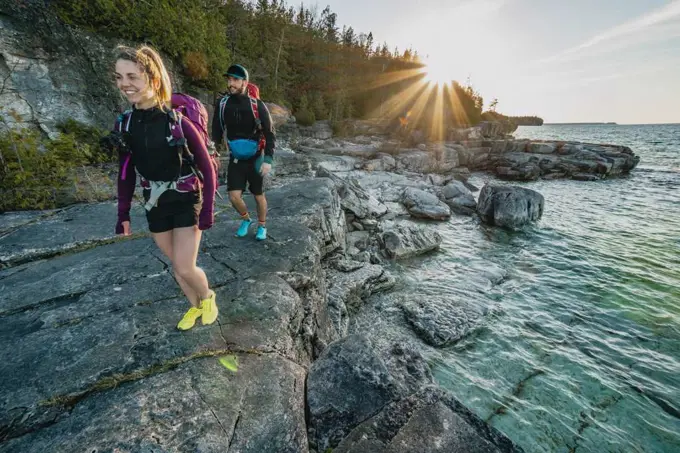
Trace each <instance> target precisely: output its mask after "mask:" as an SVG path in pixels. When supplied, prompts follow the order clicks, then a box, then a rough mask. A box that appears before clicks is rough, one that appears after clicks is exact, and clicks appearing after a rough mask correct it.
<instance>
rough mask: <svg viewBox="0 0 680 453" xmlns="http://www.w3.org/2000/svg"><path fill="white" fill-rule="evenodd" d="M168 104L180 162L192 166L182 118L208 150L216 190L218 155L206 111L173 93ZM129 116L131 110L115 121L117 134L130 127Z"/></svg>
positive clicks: (190, 97)
mask: <svg viewBox="0 0 680 453" xmlns="http://www.w3.org/2000/svg"><path fill="white" fill-rule="evenodd" d="M170 103H171V107H172V110H171V111H170V112H169V114H168V116H169V118H170V121H171V125H170V133H171V134H172V137H173V138H174V139H175V141H176V143H177V145H178V146H180V147H181V149H182V153H181V160H182V162H187V163H189V164H190V165H193V155H192V154H191V151H190V150H189V146H188V144H187V141H186V139H185V138H184V132H183V131H182V128H181V126H180V122H181V120H182V118H186V119H188V120H189V121H191V123H192V124H193V125H194V127H196V130H197V131H198V132H199V134H200V135H201V137H202V138H203V142H204V143H205V147H206V148H207V149H208V155H209V156H210V161H211V162H212V164H213V168H214V169H215V188H217V186H218V184H219V178H218V174H219V169H220V159H219V157H220V155H219V154H218V153H217V150H216V149H215V144H214V143H213V142H212V140H210V136H209V135H208V111H207V110H206V109H205V107H204V106H203V103H201V101H199V100H198V99H196V98H194V97H192V96H189V95H188V94H183V93H173V94H172V97H171V98H170ZM131 114H132V110H128V111H126V112H124V113H123V114H122V115H120V116H119V117H118V120H117V121H116V126H115V130H117V131H118V132H127V131H128V129H129V127H130V117H131V116H132V115H131ZM129 158H130V156H127V158H126V160H125V162H124V165H123V173H122V178H123V179H125V174H126V170H127V164H128V162H129ZM195 171H196V172H197V175H198V176H199V178H200V179H201V180H203V175H201V174H200V172H198V169H195Z"/></svg>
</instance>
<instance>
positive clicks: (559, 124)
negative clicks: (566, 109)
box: [543, 122, 618, 126]
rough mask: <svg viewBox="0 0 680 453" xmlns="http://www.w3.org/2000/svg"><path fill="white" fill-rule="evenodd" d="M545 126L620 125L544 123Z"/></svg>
mask: <svg viewBox="0 0 680 453" xmlns="http://www.w3.org/2000/svg"><path fill="white" fill-rule="evenodd" d="M543 124H544V125H545V126H606V125H608V126H618V123H614V122H609V123H543Z"/></svg>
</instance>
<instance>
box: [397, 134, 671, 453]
mask: <svg viewBox="0 0 680 453" xmlns="http://www.w3.org/2000/svg"><path fill="white" fill-rule="evenodd" d="M515 137H517V138H535V139H560V140H575V141H584V142H592V143H615V144H622V145H627V146H630V147H631V148H632V149H633V151H634V152H635V153H637V154H638V155H639V156H640V157H641V163H640V165H639V166H638V168H637V169H635V170H634V171H633V173H632V174H631V175H630V176H629V177H625V178H621V179H613V180H605V181H600V182H577V181H538V182H532V183H524V184H522V185H524V186H525V187H529V188H531V189H534V190H537V191H539V192H540V193H542V194H543V196H544V197H545V212H544V215H543V219H542V220H541V221H540V222H539V223H538V224H537V225H536V226H535V227H532V228H530V229H528V230H526V231H522V232H513V233H509V232H505V231H501V230H498V229H493V228H485V227H482V226H480V225H479V224H478V223H477V222H476V221H474V220H472V219H468V218H463V217H457V218H456V219H454V220H452V221H451V222H449V223H442V224H439V226H438V228H439V229H440V231H441V232H442V233H443V235H444V237H445V239H444V244H443V247H442V252H441V253H439V254H437V255H434V256H430V257H428V258H427V259H422V260H419V261H414V262H412V263H409V264H407V265H406V266H407V267H409V269H408V273H405V275H406V278H408V279H409V280H410V282H409V283H410V284H411V285H412V286H415V287H417V288H418V290H419V291H420V292H422V293H424V294H426V295H427V294H437V295H441V294H445V295H450V296H451V297H465V298H466V299H467V300H468V301H472V302H473V303H479V304H484V305H488V306H489V307H491V308H490V310H491V311H490V315H489V316H487V317H486V319H485V321H484V324H483V326H482V327H481V328H479V329H477V330H475V331H474V333H473V334H472V335H469V336H468V337H466V338H465V339H463V340H462V341H460V342H458V343H456V344H455V345H454V346H451V347H449V348H448V349H446V350H444V351H443V352H442V353H441V354H439V355H437V356H436V358H435V359H434V360H433V371H434V374H435V377H436V379H437V380H438V382H439V383H440V384H441V385H443V386H445V387H447V388H449V389H450V390H452V391H453V393H454V394H455V395H456V396H457V397H458V398H459V399H461V401H462V402H463V403H465V404H466V405H467V406H468V407H470V408H471V409H472V410H474V411H475V412H476V413H477V414H479V415H480V416H481V417H482V418H484V419H486V420H489V422H490V423H491V424H492V425H493V426H495V427H496V428H498V429H500V430H501V431H503V432H504V433H506V434H507V435H508V436H509V437H511V438H512V439H513V440H514V441H515V442H517V443H518V444H519V445H521V446H522V447H523V448H524V449H525V450H526V451H527V452H572V451H573V452H579V453H580V452H680V125H659V126H651V125H645V126H609V125H607V126H605V125H603V126H594V125H593V126H542V127H534V128H531V127H521V128H520V129H519V130H518V131H517V133H516V134H515ZM486 178H488V177H487V176H484V175H476V176H475V177H474V178H473V179H472V180H471V182H473V183H474V184H476V185H478V187H481V186H482V185H483V183H484V179H486ZM501 278H502V282H501V283H500V284H497V285H496V284H492V283H490V282H491V281H498V280H500V279H501Z"/></svg>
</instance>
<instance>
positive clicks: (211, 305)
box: [201, 291, 218, 326]
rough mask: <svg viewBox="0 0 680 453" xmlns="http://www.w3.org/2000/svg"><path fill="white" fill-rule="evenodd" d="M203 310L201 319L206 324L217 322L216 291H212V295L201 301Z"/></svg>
mask: <svg viewBox="0 0 680 453" xmlns="http://www.w3.org/2000/svg"><path fill="white" fill-rule="evenodd" d="M201 311H202V312H203V317H202V318H201V321H202V322H203V325H204V326H206V325H208V324H212V323H214V322H215V320H216V319H217V313H218V310H217V304H216V303H215V291H210V297H208V298H207V299H203V300H202V301H201Z"/></svg>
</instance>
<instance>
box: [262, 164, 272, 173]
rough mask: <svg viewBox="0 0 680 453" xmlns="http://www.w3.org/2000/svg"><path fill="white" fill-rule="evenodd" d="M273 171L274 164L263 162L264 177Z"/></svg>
mask: <svg viewBox="0 0 680 453" xmlns="http://www.w3.org/2000/svg"><path fill="white" fill-rule="evenodd" d="M271 170H272V164H269V163H267V162H262V165H260V174H261V175H262V176H266V175H267V173H269V172H270V171H271Z"/></svg>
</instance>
